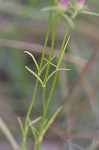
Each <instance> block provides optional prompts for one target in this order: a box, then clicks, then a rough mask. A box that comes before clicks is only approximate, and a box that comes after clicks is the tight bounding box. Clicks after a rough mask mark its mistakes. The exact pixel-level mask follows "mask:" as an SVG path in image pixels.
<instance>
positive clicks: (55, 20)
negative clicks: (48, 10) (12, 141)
mask: <svg viewBox="0 0 99 150" xmlns="http://www.w3.org/2000/svg"><path fill="white" fill-rule="evenodd" d="M57 23H58V15H55V18H54V26H53V31H52V42H51V50H50V54H49V61H51V58H52V53H53V49H54V44H55V38H56V29H57ZM43 58H44V56H43ZM49 69H50V63H49V64H48V66H47V70H46V74H45V78H44V83H45V84H46V79H47V76H48V73H49ZM45 96H46V86H45V87H43V91H42V106H43V117H42V121H41V125H40V128H39V132H40V136H38V144H37V150H40V147H41V143H42V140H43V136H44V135H43V134H42V132H43V129H44V127H45V121H46V107H45Z"/></svg>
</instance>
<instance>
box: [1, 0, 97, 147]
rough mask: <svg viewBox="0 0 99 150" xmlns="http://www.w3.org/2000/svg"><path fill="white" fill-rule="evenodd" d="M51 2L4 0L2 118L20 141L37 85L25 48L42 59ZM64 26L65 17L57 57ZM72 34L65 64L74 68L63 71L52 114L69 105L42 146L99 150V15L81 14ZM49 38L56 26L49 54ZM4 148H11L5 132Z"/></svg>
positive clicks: (39, 110)
mask: <svg viewBox="0 0 99 150" xmlns="http://www.w3.org/2000/svg"><path fill="white" fill-rule="evenodd" d="M49 3H50V0H0V117H2V119H3V120H4V122H5V123H6V125H7V126H8V128H9V129H10V130H11V132H12V134H13V135H14V137H15V139H16V140H17V141H18V143H19V144H20V143H21V130H20V127H19V123H18V120H17V117H18V116H19V117H20V118H21V120H22V121H23V122H24V118H25V115H26V112H27V110H28V106H29V104H30V102H31V99H32V95H33V90H34V86H35V77H33V76H32V75H31V74H30V73H28V71H27V70H26V69H25V67H24V66H25V65H28V66H29V67H31V68H33V70H34V71H35V70H36V68H35V65H34V64H33V62H32V60H31V58H30V57H29V56H27V55H26V54H25V53H24V51H25V50H28V51H30V52H31V53H33V54H34V56H35V58H36V60H37V61H38V63H39V62H40V58H41V54H42V46H43V44H44V38H45V33H46V27H47V20H48V14H49V13H48V12H42V11H41V9H42V8H44V7H46V6H49ZM86 4H88V7H89V8H90V10H91V11H94V12H97V13H99V1H98V0H94V1H93V0H87V2H86ZM65 26H66V20H64V19H63V18H60V19H59V23H58V29H57V38H56V42H55V51H54V52H55V55H56V58H58V55H59V48H60V46H61V41H62V38H63V35H64V29H65ZM70 36H71V39H70V42H69V45H68V48H67V52H66V53H65V55H64V58H63V62H62V64H61V65H62V67H65V68H70V69H71V71H66V72H64V71H61V72H60V73H59V75H58V79H57V83H56V87H55V91H54V95H53V101H52V103H51V106H50V108H49V114H48V115H49V116H48V117H50V116H51V114H52V113H53V112H54V111H55V110H56V108H57V107H58V106H60V105H61V104H64V109H63V111H62V113H61V114H60V115H59V116H58V118H57V119H56V120H55V122H54V124H53V125H52V126H51V128H50V129H49V131H48V133H47V134H46V136H45V140H44V144H43V147H42V149H46V148H47V149H52V150H53V149H55V150H56V149H58V150H65V149H66V150H72V149H73V150H80V149H81V150H83V149H84V150H85V149H89V150H90V149H91V148H93V149H92V150H98V149H99V148H98V145H99V141H98V140H99V17H95V16H89V15H79V16H78V17H77V19H76V21H75V28H73V29H71V30H70ZM50 42H51V31H50V37H49V41H48V48H47V51H46V57H47V56H48V54H49V47H50ZM51 70H53V68H51ZM49 87H50V83H49V86H48V88H49ZM48 91H49V89H48ZM41 92H42V90H41V87H39V90H38V95H37V99H36V104H35V107H34V109H33V114H32V116H31V117H32V118H35V117H37V116H38V115H40V114H41V113H42V106H41ZM28 139H29V140H28V145H29V149H32V146H33V144H32V143H33V138H32V136H31V133H30V135H29V138H28ZM70 148H71V149H70ZM0 149H1V150H6V149H7V150H12V148H11V146H10V144H9V143H8V141H7V139H6V137H5V135H4V134H3V132H2V131H0Z"/></svg>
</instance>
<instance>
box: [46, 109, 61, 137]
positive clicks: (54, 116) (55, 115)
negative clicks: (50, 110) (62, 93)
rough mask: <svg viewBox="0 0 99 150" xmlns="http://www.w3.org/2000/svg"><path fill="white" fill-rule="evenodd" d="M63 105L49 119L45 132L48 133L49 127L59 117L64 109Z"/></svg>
mask: <svg viewBox="0 0 99 150" xmlns="http://www.w3.org/2000/svg"><path fill="white" fill-rule="evenodd" d="M62 108H63V106H60V107H59V108H58V109H57V110H56V112H55V113H54V115H53V116H52V117H51V119H50V120H49V122H48V123H47V125H46V127H45V130H44V134H45V133H46V131H47V130H48V129H49V127H50V126H51V124H52V123H53V122H54V119H55V118H56V117H57V115H58V114H59V113H60V111H61V110H62Z"/></svg>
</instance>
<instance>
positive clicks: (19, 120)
mask: <svg viewBox="0 0 99 150" xmlns="http://www.w3.org/2000/svg"><path fill="white" fill-rule="evenodd" d="M18 122H19V125H20V127H21V131H22V134H24V129H23V125H22V121H21V119H20V117H18Z"/></svg>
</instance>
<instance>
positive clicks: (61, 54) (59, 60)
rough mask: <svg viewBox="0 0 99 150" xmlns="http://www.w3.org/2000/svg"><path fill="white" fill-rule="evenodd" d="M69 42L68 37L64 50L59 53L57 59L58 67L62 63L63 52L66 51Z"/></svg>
mask: <svg viewBox="0 0 99 150" xmlns="http://www.w3.org/2000/svg"><path fill="white" fill-rule="evenodd" d="M69 40H70V37H69V38H68V40H67V41H66V44H65V46H64V48H63V49H62V50H61V51H60V57H59V59H58V67H59V66H60V64H61V61H62V58H63V55H64V52H65V50H66V47H67V45H68V42H69Z"/></svg>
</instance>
